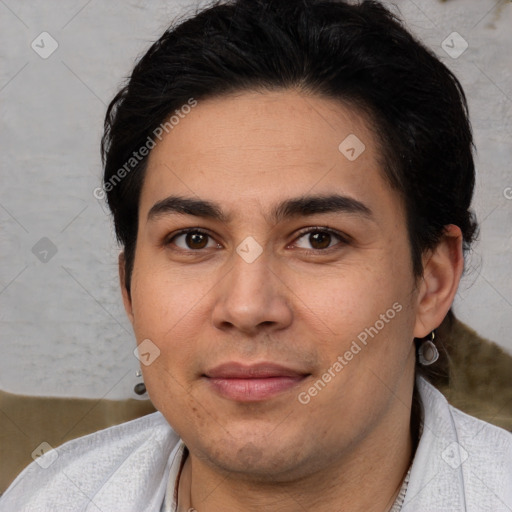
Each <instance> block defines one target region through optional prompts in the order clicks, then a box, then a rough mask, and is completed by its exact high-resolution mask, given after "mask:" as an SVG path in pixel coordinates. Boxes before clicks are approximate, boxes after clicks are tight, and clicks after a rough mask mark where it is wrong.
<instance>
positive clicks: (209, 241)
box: [166, 229, 218, 251]
mask: <svg viewBox="0 0 512 512" xmlns="http://www.w3.org/2000/svg"><path fill="white" fill-rule="evenodd" d="M166 245H175V246H177V247H178V248H179V249H182V250H184V251H200V250H201V249H210V248H212V247H218V244H217V243H216V242H215V240H214V239H213V238H212V237H211V236H210V235H209V234H208V233H204V232H203V231H199V230H196V229H194V230H190V231H182V232H181V233H178V234H177V235H175V236H173V237H172V238H171V239H169V240H168V241H167V242H166Z"/></svg>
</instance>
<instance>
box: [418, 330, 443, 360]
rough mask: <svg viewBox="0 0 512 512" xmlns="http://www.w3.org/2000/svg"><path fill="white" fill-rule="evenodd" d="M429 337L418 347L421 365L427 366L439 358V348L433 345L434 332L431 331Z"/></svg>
mask: <svg viewBox="0 0 512 512" xmlns="http://www.w3.org/2000/svg"><path fill="white" fill-rule="evenodd" d="M430 336H431V338H430V339H429V340H425V341H424V342H423V343H422V344H421V345H420V348H419V349H418V359H419V361H420V364H422V365H423V366H429V365H431V364H433V363H435V362H436V361H437V360H438V359H439V350H437V347H436V346H435V345H434V343H433V342H434V338H435V333H434V331H432V333H431V334H430Z"/></svg>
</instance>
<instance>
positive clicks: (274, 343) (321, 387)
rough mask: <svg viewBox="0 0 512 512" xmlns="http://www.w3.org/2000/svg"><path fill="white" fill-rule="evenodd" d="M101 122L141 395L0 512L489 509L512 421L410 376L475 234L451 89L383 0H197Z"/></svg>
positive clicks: (463, 135) (505, 467)
mask: <svg viewBox="0 0 512 512" xmlns="http://www.w3.org/2000/svg"><path fill="white" fill-rule="evenodd" d="M105 127H106V130H105V136H104V140H103V155H104V162H105V177H104V186H103V189H104V192H105V193H106V195H107V200H108V204H109V206H110V208H111V210H112V213H113V216H114V223H115V227H116V232H117V235H118V238H119V240H120V242H121V244H122V246H123V252H122V254H121V256H120V259H119V269H120V282H121V288H122V292H123V300H124V304H125V308H126V311H127V314H128V316H129V318H130V321H131V323H132V325H133V329H134V333H135V336H136V339H137V343H138V347H139V357H140V359H141V363H142V370H143V376H144V382H145V385H146V387H147V390H148V393H149V395H150V397H151V400H152V402H153V403H154V405H155V406H156V408H157V409H158V410H159V412H158V413H156V414H155V415H151V416H149V417H146V418H142V419H140V420H136V421H135V422H130V423H127V424H124V425H121V426H118V427H114V428H112V429H107V430H106V431H103V432H99V433H97V434H94V435H92V436H87V437H86V438H83V439H79V440H76V441H73V442H71V443H68V444H66V445H64V446H62V447H60V448H59V449H58V452H59V458H58V460H57V461H56V462H55V463H54V464H53V465H52V466H51V469H50V468H49V470H48V471H46V472H44V471H42V470H40V469H39V468H38V467H36V466H34V465H32V466H31V467H30V468H29V469H28V470H26V471H25V472H24V474H22V475H21V477H19V478H18V479H17V480H16V481H15V482H14V484H13V486H12V487H11V489H10V490H9V491H8V492H7V493H6V495H5V497H4V498H3V499H2V501H0V510H1V511H3V510H14V509H16V510H57V509H58V510H83V509H87V510H103V511H107V510H122V511H127V510H134V511H135V510H137V511H139V510H148V511H149V510H150V511H153V510H155V511H158V510H163V511H175V510H180V511H185V510H189V511H191V510H197V511H199V512H202V511H205V512H216V511H242V510H243V511H261V510H264V511H270V510H272V511H274V510H279V511H283V512H284V511H299V510H313V509H314V510H317V511H333V510H347V511H354V512H355V511H363V510H364V511H375V512H377V511H379V512H380V511H389V510H393V511H397V510H403V511H406V510H407V511H414V512H422V511H424V512H427V511H428V512H432V511H436V512H441V511H448V510H450V511H454V510H457V511H459V510H468V511H469V510H475V511H476V510H479V511H480V510H484V509H488V510H493V511H497V510H503V511H505V510H512V494H511V489H512V438H511V436H510V434H509V433H507V432H505V431H504V430H501V429H499V428H497V427H494V426H491V425H489V424H486V423H484V422H481V421H479V420H476V419H474V418H471V417H469V416H467V415H465V414H463V413H462V412H460V411H458V410H456V409H454V408H452V407H450V406H449V405H448V404H447V403H446V401H445V400H444V399H443V398H442V396H441V395H440V393H439V392H438V391H436V390H435V389H434V388H433V387H432V386H431V385H430V384H428V382H427V381H426V380H425V379H424V378H423V377H422V374H425V372H426V370H422V366H423V367H425V368H428V367H429V366H430V365H431V364H432V365H433V366H432V367H434V365H435V362H436V360H437V358H438V357H439V352H438V345H436V342H437V340H436V338H435V329H436V328H437V327H438V326H439V325H440V324H441V322H442V321H443V318H444V317H445V316H446V314H447V313H448V312H449V310H450V307H451V305H452V302H453V299H454V296H455V293H456V291H457V287H458V284H459V280H460V278H461V275H462V272H463V265H464V262H463V249H467V248H468V247H469V245H470V243H471V241H472V239H473V236H474V233H475V229H476V224H475V221H474V219H473V217H472V215H471V212H470V203H471V197H472V193H473V185H474V165H473V159H472V153H471V146H472V138H471V131H470V126H469V121H468V119H467V109H466V104H465V98H464V94H463V92H462V89H461V87H460V84H459V83H458V81H457V80H456V78H455V77H454V76H453V75H452V74H451V73H450V72H449V71H448V69H447V68H446V67H445V66H444V65H442V64H441V63H440V62H439V61H438V60H437V59H436V58H435V57H434V56H433V55H432V54H431V53H430V52H428V51H427V50H426V49H425V48H424V47H423V46H422V45H421V44H420V43H418V42H417V41H415V40H414V39H413V38H412V36H411V35H410V34H409V33H408V32H407V31H406V30H405V29H404V28H403V27H402V26H401V25H400V24H399V22H398V21H397V20H396V19H394V17H393V16H392V15H391V14H390V13H389V12H388V11H387V10H386V9H385V8H384V7H383V6H382V5H380V4H379V3H375V2H363V3H361V4H358V5H350V4H348V3H345V2H341V1H339V2H335V1H314V0H301V1H296V2H290V1H284V0H281V1H276V2H267V1H263V0H256V1H254V0H251V1H249V0H238V1H233V2H229V3H219V4H215V5H213V6H212V7H210V8H208V9H206V10H204V11H202V12H200V13H199V14H198V15H196V16H195V17H193V18H191V19H189V20H188V21H185V22H183V23H182V24H180V25H178V26H176V27H172V28H170V29H169V30H168V31H166V33H165V34H164V35H163V36H162V37H161V38H160V40H159V41H157V42H156V43H155V44H154V45H153V46H152V47H151V48H150V49H149V51H148V52H147V53H146V55H145V56H144V57H143V58H142V59H141V60H140V62H139V63H138V64H137V65H136V67H135V69H134V71H133V74H132V76H131V78H130V80H129V82H128V83H127V85H126V86H125V87H124V88H123V89H122V90H121V91H120V92H119V93H118V95H117V96H116V97H115V98H114V100H113V101H112V103H111V105H110V107H109V109H108V112H107V118H106V124H105ZM9 507H10V508H9Z"/></svg>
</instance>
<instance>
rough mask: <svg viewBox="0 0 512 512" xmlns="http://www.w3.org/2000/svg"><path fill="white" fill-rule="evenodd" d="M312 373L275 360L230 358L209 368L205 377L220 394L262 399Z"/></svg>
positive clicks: (279, 392) (280, 392)
mask: <svg viewBox="0 0 512 512" xmlns="http://www.w3.org/2000/svg"><path fill="white" fill-rule="evenodd" d="M309 375H311V374H309V373H307V372H303V371H300V370H294V369H292V368H287V367H284V366H281V365H277V364H274V363H267V362H264V363H258V364H253V365H244V364H241V363H236V362H230V363H224V364H221V365H220V366H216V367H215V368H213V369H211V370H209V371H207V372H206V373H205V374H203V377H204V378H205V379H206V380H207V381H208V383H209V385H210V386H211V389H212V390H213V391H214V392H215V393H216V394H218V395H220V396H222V397H224V398H227V399H229V400H234V401H236V402H259V401H263V400H268V399H270V398H273V397H275V396H277V395H280V394H283V393H285V392H286V391H289V390H291V389H293V388H295V387H296V386H298V385H299V384H300V383H301V382H302V381H303V380H304V379H306V378H307V377H308V376H309Z"/></svg>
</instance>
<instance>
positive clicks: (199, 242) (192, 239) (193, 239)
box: [185, 232, 208, 249]
mask: <svg viewBox="0 0 512 512" xmlns="http://www.w3.org/2000/svg"><path fill="white" fill-rule="evenodd" d="M185 243H186V244H187V246H188V247H189V248H190V249H204V248H205V247H206V246H207V244H208V235H205V234H204V233H197V232H192V233H187V234H186V235H185Z"/></svg>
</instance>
